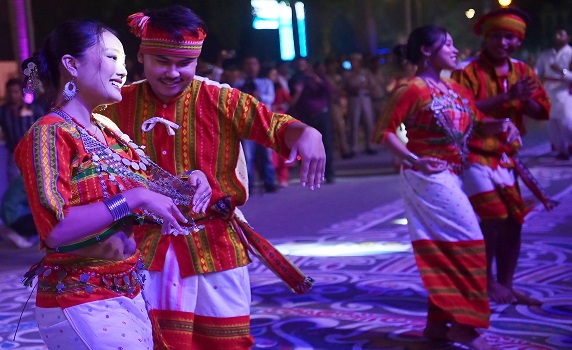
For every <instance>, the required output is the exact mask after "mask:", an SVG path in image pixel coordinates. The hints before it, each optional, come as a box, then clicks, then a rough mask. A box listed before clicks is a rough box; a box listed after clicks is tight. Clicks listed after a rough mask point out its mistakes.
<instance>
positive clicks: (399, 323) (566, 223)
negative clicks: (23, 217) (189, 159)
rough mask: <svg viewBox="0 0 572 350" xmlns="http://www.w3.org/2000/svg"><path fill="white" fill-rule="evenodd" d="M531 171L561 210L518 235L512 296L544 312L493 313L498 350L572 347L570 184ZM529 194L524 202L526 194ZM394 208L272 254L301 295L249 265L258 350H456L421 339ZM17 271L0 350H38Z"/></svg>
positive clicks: (556, 174) (550, 169) (557, 169)
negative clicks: (288, 269) (279, 256)
mask: <svg viewBox="0 0 572 350" xmlns="http://www.w3.org/2000/svg"><path fill="white" fill-rule="evenodd" d="M534 162H535V163H534V167H533V173H534V174H535V175H536V176H537V177H538V179H539V180H540V182H541V183H542V184H543V185H545V186H546V187H547V188H548V189H549V191H550V192H551V194H552V195H554V196H555V197H556V199H558V200H559V201H560V202H561V204H560V205H559V206H558V207H557V208H556V209H555V210H554V211H553V212H550V213H546V212H544V211H542V210H538V211H536V212H533V213H532V214H531V217H530V218H529V220H528V222H527V224H526V225H525V227H524V234H523V247H522V256H521V259H520V262H519V269H518V272H517V276H516V286H517V288H518V289H519V290H521V291H523V292H525V293H527V294H529V295H531V296H533V297H535V298H539V299H541V300H543V301H544V304H543V306H542V307H524V306H514V305H509V306H507V305H493V310H494V313H493V315H492V325H491V328H490V330H489V331H488V332H487V333H486V338H487V340H488V341H489V342H490V343H492V344H494V345H495V346H496V347H497V348H498V349H514V350H516V349H518V350H525V349H526V350H528V349H570V348H572V235H571V234H570V233H571V232H572V229H570V226H571V225H572V186H569V184H570V183H571V181H570V180H571V178H572V169H571V168H570V166H569V165H568V166H561V165H560V164H559V163H555V162H554V161H552V160H551V159H549V158H538V159H536V160H535V161H534ZM527 196H528V195H527ZM400 208H401V205H400V202H396V203H390V204H386V205H384V206H381V207H378V208H374V209H372V210H371V211H369V212H366V213H363V214H362V215H360V216H359V217H356V218H355V219H353V220H350V221H346V222H338V223H335V224H334V225H332V226H330V227H327V228H325V229H323V230H321V231H320V232H319V234H318V235H316V236H315V237H317V238H314V239H312V240H309V239H307V238H302V237H301V238H293V239H292V240H291V241H288V242H286V241H284V242H281V243H282V244H280V245H279V248H280V249H281V250H283V251H284V252H286V253H288V254H291V257H292V260H294V261H295V262H296V263H297V264H298V266H300V268H301V269H302V270H304V271H305V272H306V273H307V274H308V275H310V276H312V277H314V278H315V279H316V284H315V287H314V288H313V289H312V291H311V292H310V293H308V294H307V295H304V296H298V295H295V294H293V293H291V292H290V291H289V290H287V288H286V287H285V285H284V284H282V283H280V282H278V281H277V279H276V277H274V275H273V274H271V273H270V272H269V271H268V270H267V269H266V268H264V267H263V266H262V265H260V264H258V263H257V262H255V263H253V264H252V265H251V272H252V273H251V279H252V285H253V288H252V290H253V301H252V332H253V335H254V337H255V339H256V345H255V347H254V348H255V349H279V350H287V349H296V350H306V349H320V350H330V349H336V350H337V349H340V350H341V349H352V350H353V349H410V350H413V349H443V350H445V349H460V348H461V347H456V346H454V345H447V344H435V343H428V342H426V341H424V340H423V339H422V338H421V334H420V331H421V330H422V329H423V326H424V318H425V309H426V302H425V300H426V292H425V289H424V288H423V286H422V283H421V279H420V277H419V274H418V272H417V269H416V266H415V262H414V259H413V255H412V253H411V249H410V245H409V239H408V234H407V230H406V227H405V226H404V225H403V220H402V218H403V212H402V210H401V209H400ZM22 272H23V271H11V272H2V273H0V349H44V347H43V345H42V344H41V342H40V340H39V338H38V333H37V329H36V326H35V322H34V321H33V297H32V299H31V300H32V302H30V303H28V305H27V307H26V308H25V311H24V313H23V316H22V322H21V324H20V327H19V330H18V335H17V337H16V339H15V340H13V336H14V330H15V328H16V324H17V322H18V319H19V318H20V313H21V312H22V309H23V305H24V304H25V303H26V300H27V299H28V297H29V296H30V291H29V290H26V289H25V288H24V287H22V286H21V284H20V282H19V280H20V276H21V274H22Z"/></svg>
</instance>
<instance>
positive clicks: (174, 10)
mask: <svg viewBox="0 0 572 350" xmlns="http://www.w3.org/2000/svg"><path fill="white" fill-rule="evenodd" d="M143 13H144V14H145V16H149V19H150V21H149V23H150V25H151V26H152V27H153V28H155V29H159V30H161V31H165V32H167V33H169V34H171V35H172V36H173V37H174V38H175V39H177V40H178V41H183V40H184V32H185V31H188V32H191V33H192V34H193V35H198V29H199V28H200V29H202V31H203V32H205V34H206V33H207V26H206V24H205V22H203V20H202V19H201V18H200V17H199V16H197V15H196V14H195V13H194V12H193V11H191V9H189V8H187V7H185V6H182V5H172V6H168V7H163V8H159V9H147V10H143Z"/></svg>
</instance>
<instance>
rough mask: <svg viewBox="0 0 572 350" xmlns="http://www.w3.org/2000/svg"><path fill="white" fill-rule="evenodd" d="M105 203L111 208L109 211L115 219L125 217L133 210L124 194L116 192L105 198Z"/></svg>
mask: <svg viewBox="0 0 572 350" xmlns="http://www.w3.org/2000/svg"><path fill="white" fill-rule="evenodd" d="M103 203H105V205H106V206H107V209H109V212H110V213H111V216H112V217H113V221H117V220H120V219H123V218H124V217H126V216H127V215H129V213H130V212H131V210H129V205H128V204H127V200H126V199H125V197H123V195H122V194H116V195H115V196H112V197H110V198H105V199H104V200H103Z"/></svg>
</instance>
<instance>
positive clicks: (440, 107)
mask: <svg viewBox="0 0 572 350" xmlns="http://www.w3.org/2000/svg"><path fill="white" fill-rule="evenodd" d="M420 78H421V79H423V81H424V82H425V84H427V86H428V87H429V91H430V92H431V104H430V105H429V109H430V110H431V112H432V113H433V116H434V117H435V119H436V120H437V125H439V126H440V127H441V128H443V130H445V133H446V134H447V136H449V138H450V139H451V141H453V143H454V144H455V146H456V147H457V151H458V152H459V156H460V157H461V160H462V163H463V164H465V163H466V162H467V158H468V155H469V148H468V146H467V140H468V138H469V136H470V135H471V133H472V131H473V126H474V114H473V111H472V110H471V108H470V107H469V106H468V104H469V103H468V101H467V99H465V98H461V96H460V95H459V94H458V93H456V92H455V91H454V90H453V87H452V86H451V85H450V84H449V83H448V82H446V81H443V84H444V85H445V87H446V88H447V92H446V93H444V92H443V91H441V90H439V89H438V87H437V85H436V83H435V82H433V81H431V80H428V79H426V78H425V77H422V76H420ZM437 90H439V91H441V96H438V95H437V93H436V91H437ZM459 101H460V102H461V103H459ZM453 106H458V107H459V108H460V110H461V111H462V112H464V113H467V114H469V115H470V118H469V127H468V128H467V130H466V131H465V132H464V133H463V132H460V131H458V130H457V129H456V128H455V126H454V124H453V120H452V119H451V118H450V116H449V114H447V113H446V112H445V110H446V109H450V108H452V107H453Z"/></svg>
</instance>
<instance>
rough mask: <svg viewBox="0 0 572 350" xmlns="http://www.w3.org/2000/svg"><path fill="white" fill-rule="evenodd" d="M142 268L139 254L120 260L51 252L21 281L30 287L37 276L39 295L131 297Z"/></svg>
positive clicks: (136, 290) (139, 283)
mask: <svg viewBox="0 0 572 350" xmlns="http://www.w3.org/2000/svg"><path fill="white" fill-rule="evenodd" d="M143 268H144V266H143V262H142V260H141V258H140V254H139V252H136V253H135V254H133V255H132V256H130V257H128V258H127V259H124V260H120V261H114V260H104V259H96V258H90V257H84V256H79V255H71V254H58V253H55V254H48V255H46V256H45V257H44V258H43V259H42V261H40V262H39V263H37V264H35V265H34V266H32V267H31V268H30V270H29V271H28V272H26V274H25V275H24V279H23V282H24V285H26V286H31V285H32V281H33V280H34V278H35V277H36V276H38V292H39V294H40V293H45V294H76V295H77V294H85V293H87V294H92V293H94V292H98V291H101V290H107V291H108V292H109V291H112V292H114V293H116V294H121V295H124V296H130V297H132V296H134V295H136V294H138V293H139V291H140V290H141V287H142V285H143V282H144V281H143V277H142V276H141V275H140V270H142V269H143ZM108 292H106V293H107V294H108Z"/></svg>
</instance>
